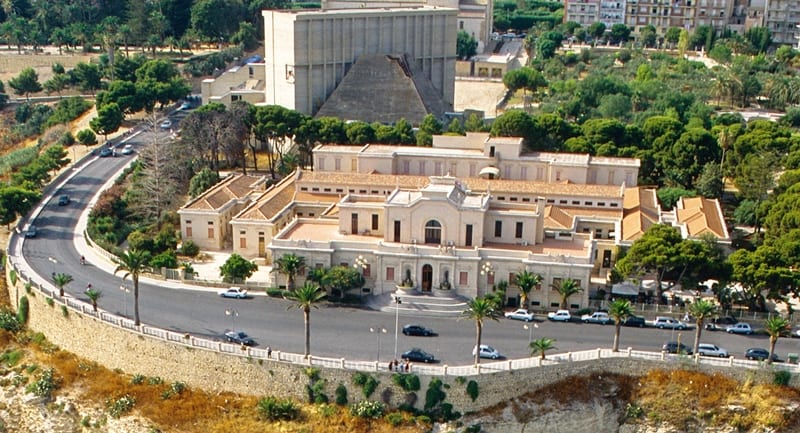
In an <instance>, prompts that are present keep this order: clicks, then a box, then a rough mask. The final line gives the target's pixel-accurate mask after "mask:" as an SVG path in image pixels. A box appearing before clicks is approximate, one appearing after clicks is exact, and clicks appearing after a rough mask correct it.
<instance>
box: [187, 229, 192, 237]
mask: <svg viewBox="0 0 800 433" xmlns="http://www.w3.org/2000/svg"><path fill="white" fill-rule="evenodd" d="M186 237H187V238H190V237H192V228H191V227H186Z"/></svg>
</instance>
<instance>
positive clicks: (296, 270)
mask: <svg viewBox="0 0 800 433" xmlns="http://www.w3.org/2000/svg"><path fill="white" fill-rule="evenodd" d="M305 267H306V259H305V257H301V256H298V255H296V254H284V255H283V256H281V257H280V258H279V259H278V260H275V269H273V271H274V272H278V273H280V274H283V275H286V288H287V289H289V291H292V290H294V277H296V276H297V275H298V274H300V273H301V272H303V269H305Z"/></svg>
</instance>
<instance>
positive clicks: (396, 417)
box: [386, 412, 404, 427]
mask: <svg viewBox="0 0 800 433" xmlns="http://www.w3.org/2000/svg"><path fill="white" fill-rule="evenodd" d="M403 421H404V417H403V414H402V413H400V412H392V413H388V414H386V422H388V423H389V424H391V426H392V427H397V426H399V425H401V424H403Z"/></svg>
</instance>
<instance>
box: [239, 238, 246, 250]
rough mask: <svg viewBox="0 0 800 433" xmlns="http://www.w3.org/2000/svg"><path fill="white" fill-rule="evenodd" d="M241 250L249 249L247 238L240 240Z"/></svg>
mask: <svg viewBox="0 0 800 433" xmlns="http://www.w3.org/2000/svg"><path fill="white" fill-rule="evenodd" d="M239 248H242V249H245V248H247V238H239Z"/></svg>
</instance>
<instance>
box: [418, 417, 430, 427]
mask: <svg viewBox="0 0 800 433" xmlns="http://www.w3.org/2000/svg"><path fill="white" fill-rule="evenodd" d="M417 424H426V425H430V424H431V417H429V416H428V415H420V416H418V417H417Z"/></svg>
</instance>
